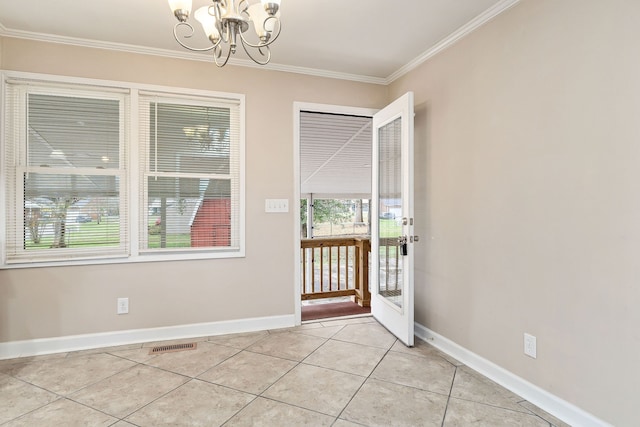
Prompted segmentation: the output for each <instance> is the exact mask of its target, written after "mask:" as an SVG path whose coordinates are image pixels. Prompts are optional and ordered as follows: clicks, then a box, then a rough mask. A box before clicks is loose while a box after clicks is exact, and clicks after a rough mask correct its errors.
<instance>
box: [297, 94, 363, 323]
mask: <svg viewBox="0 0 640 427" xmlns="http://www.w3.org/2000/svg"><path fill="white" fill-rule="evenodd" d="M374 113H375V110H371V109H364V108H357V107H344V106H335V105H325V104H306V103H295V104H294V140H295V143H294V150H295V152H294V159H295V203H294V204H293V206H296V205H297V207H298V209H297V210H295V211H294V212H296V213H297V212H300V219H299V220H298V219H297V220H296V221H295V222H296V226H295V236H296V238H295V241H296V250H295V254H296V256H295V281H294V283H295V290H294V296H295V301H296V307H295V317H296V324H300V323H301V322H302V320H303V317H302V312H303V307H305V308H304V311H305V320H307V319H309V320H310V318H309V312H311V311H313V312H315V314H311V316H312V318H315V319H317V318H318V317H317V316H318V312H324V314H323V313H320V316H321V317H325V316H330V317H337V316H344V315H349V314H351V313H352V311H350V310H353V309H355V308H356V307H357V308H359V309H360V310H359V311H360V313H368V312H369V311H370V309H369V308H368V307H364V308H363V307H361V306H358V305H357V304H354V303H353V302H354V301H358V297H357V296H356V295H353V292H354V290H353V288H354V287H355V286H356V285H357V282H358V280H362V279H361V278H358V276H357V273H358V272H359V271H360V272H362V271H364V269H363V267H364V266H363V265H361V264H360V265H359V264H358V261H360V255H361V254H362V253H363V251H364V250H366V251H367V256H368V246H367V247H366V248H364V247H363V246H362V244H363V239H366V240H367V244H368V237H367V235H368V234H369V231H370V223H371V220H370V219H369V212H370V209H368V207H369V200H370V198H371V129H372V126H371V124H372V117H373V114H374ZM358 239H360V240H358ZM357 245H360V246H359V248H358V246H357ZM366 270H367V274H368V263H367V269H366ZM367 277H368V276H367ZM367 286H368V280H367ZM320 294H322V295H320ZM303 300H304V301H303ZM326 302H329V303H330V304H331V305H332V306H331V307H330V306H329V304H326V305H325V304H323V303H326ZM360 303H361V305H362V301H360ZM321 304H322V305H323V306H324V307H319V306H320V305H321ZM349 304H351V308H349V307H348V306H349ZM366 305H367V306H368V303H367V304H366ZM357 311H358V310H355V311H354V314H355V313H357Z"/></svg>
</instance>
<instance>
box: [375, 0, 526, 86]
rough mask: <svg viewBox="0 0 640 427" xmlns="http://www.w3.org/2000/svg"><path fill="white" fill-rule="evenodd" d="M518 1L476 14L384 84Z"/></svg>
mask: <svg viewBox="0 0 640 427" xmlns="http://www.w3.org/2000/svg"><path fill="white" fill-rule="evenodd" d="M519 2H520V0H502V1H501V2H499V3H496V4H495V5H493V6H492V7H490V8H489V9H487V10H485V11H484V12H482V13H481V14H480V15H478V16H476V17H475V18H473V19H472V20H471V21H469V22H467V23H466V24H464V25H463V26H462V27H460V28H458V29H457V30H456V31H454V32H453V33H451V34H450V35H448V36H447V37H445V38H444V39H442V40H440V41H439V42H438V43H437V44H436V45H434V46H433V47H431V48H430V49H429V50H427V51H426V52H424V53H423V54H422V55H420V56H418V57H416V58H415V59H413V60H412V61H411V62H409V63H408V64H406V65H404V66H403V67H401V68H400V69H398V70H397V71H395V72H394V73H393V74H391V75H390V76H389V77H387V78H386V79H385V84H387V85H388V84H391V83H393V82H394V81H395V80H396V79H398V78H400V77H402V76H404V75H405V74H407V73H408V72H409V71H411V70H413V69H415V68H416V67H418V66H419V65H421V64H422V63H424V62H426V61H427V60H428V59H430V58H432V57H434V56H435V55H437V54H438V53H440V52H442V51H443V50H445V49H447V48H449V47H451V46H452V45H453V44H455V43H456V42H457V41H458V40H460V39H461V38H463V37H465V36H467V35H468V34H470V33H472V32H473V31H475V30H476V29H477V28H479V27H481V26H482V25H484V24H486V23H487V22H489V21H490V20H492V19H493V18H495V17H496V16H498V15H500V14H501V13H502V12H504V11H505V10H507V9H509V8H511V7H513V6H514V5H516V4H517V3H519Z"/></svg>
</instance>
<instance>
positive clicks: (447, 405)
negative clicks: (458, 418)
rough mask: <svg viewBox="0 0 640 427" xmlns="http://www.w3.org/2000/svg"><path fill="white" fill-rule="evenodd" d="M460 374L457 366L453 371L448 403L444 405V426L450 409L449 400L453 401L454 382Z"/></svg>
mask: <svg viewBox="0 0 640 427" xmlns="http://www.w3.org/2000/svg"><path fill="white" fill-rule="evenodd" d="M457 374H458V367H457V366H455V370H454V371H453V378H452V379H451V387H450V388H449V396H447V404H446V405H445V407H444V414H442V423H441V424H440V426H441V427H444V420H446V419H447V411H448V410H449V402H450V401H451V393H452V392H453V384H454V383H455V382H456V375H457Z"/></svg>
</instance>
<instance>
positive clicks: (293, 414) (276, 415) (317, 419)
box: [224, 397, 334, 427]
mask: <svg viewBox="0 0 640 427" xmlns="http://www.w3.org/2000/svg"><path fill="white" fill-rule="evenodd" d="M333 421H334V417H331V416H328V415H324V414H319V413H317V412H313V411H309V410H307V409H302V408H298V407H296V406H291V405H287V404H286V403H281V402H276V401H273V400H269V399H264V398H262V397H259V398H257V399H256V400H254V401H253V402H251V403H250V404H249V405H248V406H247V407H246V408H244V409H243V410H242V411H240V412H239V413H238V414H237V415H236V416H234V417H233V418H231V420H229V422H227V423H226V424H225V425H224V427H272V426H296V427H303V426H309V427H315V426H318V427H322V426H331V425H332V423H333Z"/></svg>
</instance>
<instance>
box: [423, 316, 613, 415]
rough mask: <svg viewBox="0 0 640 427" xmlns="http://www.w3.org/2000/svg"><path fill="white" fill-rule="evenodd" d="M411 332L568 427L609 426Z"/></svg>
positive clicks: (434, 338)
mask: <svg viewBox="0 0 640 427" xmlns="http://www.w3.org/2000/svg"><path fill="white" fill-rule="evenodd" d="M414 330H415V334H416V336H417V337H419V338H421V339H423V340H424V341H426V342H428V343H430V344H432V345H433V346H434V347H436V348H437V349H439V350H441V351H443V352H445V353H447V354H448V355H450V356H451V357H454V358H456V359H457V360H459V361H460V362H462V363H464V364H465V365H467V366H469V367H470V368H471V369H474V370H476V371H478V372H480V373H481V374H482V375H484V376H486V377H487V378H489V379H491V380H493V381H495V382H496V383H498V384H500V385H501V386H503V387H504V388H506V389H508V390H510V391H512V392H514V393H515V394H517V395H519V396H521V397H522V398H523V399H526V400H527V401H529V402H531V403H533V404H534V405H536V406H538V407H539V408H541V409H543V410H545V411H547V412H548V413H550V414H551V415H553V416H554V417H556V418H558V419H560V420H562V421H564V422H566V423H568V424H570V425H572V426H581V427H612V426H611V424H608V423H606V422H604V421H603V420H601V419H599V418H597V417H595V416H593V415H591V414H590V413H588V412H586V411H584V410H583V409H580V408H578V407H577V406H575V405H573V404H571V403H569V402H567V401H565V400H562V399H561V398H559V397H557V396H555V395H553V394H551V393H549V392H548V391H546V390H543V389H542V388H540V387H538V386H536V385H534V384H532V383H530V382H528V381H526V380H524V379H522V378H520V377H518V376H517V375H515V374H513V373H511V372H509V371H507V370H506V369H504V368H501V367H500V366H498V365H496V364H495V363H493V362H490V361H489V360H487V359H485V358H483V357H481V356H478V355H477V354H475V353H473V352H472V351H469V350H467V349H466V348H464V347H462V346H460V345H459V344H456V343H455V342H453V341H451V340H449V339H447V338H445V337H443V336H442V335H440V334H438V333H436V332H434V331H432V330H431V329H429V328H427V327H425V326H422V325H421V324H419V323H415V328H414Z"/></svg>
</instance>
